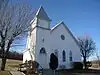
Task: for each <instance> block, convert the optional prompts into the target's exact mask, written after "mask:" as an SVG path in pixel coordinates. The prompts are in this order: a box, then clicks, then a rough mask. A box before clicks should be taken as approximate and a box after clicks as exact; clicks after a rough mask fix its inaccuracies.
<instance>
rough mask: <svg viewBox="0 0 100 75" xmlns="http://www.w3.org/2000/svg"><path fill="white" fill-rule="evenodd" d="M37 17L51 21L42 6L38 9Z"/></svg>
mask: <svg viewBox="0 0 100 75" xmlns="http://www.w3.org/2000/svg"><path fill="white" fill-rule="evenodd" d="M36 17H37V18H39V19H43V20H47V21H51V20H50V18H49V17H48V15H47V13H46V12H45V10H44V8H43V7H42V6H40V8H39V9H38V11H37V13H36Z"/></svg>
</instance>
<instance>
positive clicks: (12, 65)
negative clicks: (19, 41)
mask: <svg viewBox="0 0 100 75" xmlns="http://www.w3.org/2000/svg"><path fill="white" fill-rule="evenodd" d="M21 63H22V61H20V60H12V59H7V63H6V67H5V70H7V71H16V70H17V69H18V65H19V64H21Z"/></svg>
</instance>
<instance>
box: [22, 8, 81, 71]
mask: <svg viewBox="0 0 100 75" xmlns="http://www.w3.org/2000/svg"><path fill="white" fill-rule="evenodd" d="M50 22H51V20H50V19H49V17H48V15H47V14H46V12H45V11H44V8H43V7H40V8H39V9H38V11H37V13H36V15H35V17H34V19H33V20H32V25H31V27H32V29H31V31H30V32H29V34H28V38H27V47H26V49H25V50H24V52H23V63H24V62H25V61H26V60H27V61H28V60H35V61H37V62H38V63H39V64H40V65H41V66H42V67H43V68H44V69H49V63H50V55H51V54H52V53H54V54H55V55H56V56H57V58H58V69H61V68H66V69H70V68H72V64H71V63H72V62H81V53H80V48H79V45H78V42H77V40H76V38H75V37H74V36H73V34H72V33H71V31H70V30H69V29H68V27H67V26H66V24H65V23H64V22H60V23H58V24H57V25H55V26H54V27H52V28H50Z"/></svg>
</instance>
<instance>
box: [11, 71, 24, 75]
mask: <svg viewBox="0 0 100 75" xmlns="http://www.w3.org/2000/svg"><path fill="white" fill-rule="evenodd" d="M10 73H11V75H25V74H24V73H23V72H19V71H10Z"/></svg>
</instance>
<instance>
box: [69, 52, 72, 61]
mask: <svg viewBox="0 0 100 75" xmlns="http://www.w3.org/2000/svg"><path fill="white" fill-rule="evenodd" d="M69 60H70V61H72V51H70V52H69Z"/></svg>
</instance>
